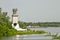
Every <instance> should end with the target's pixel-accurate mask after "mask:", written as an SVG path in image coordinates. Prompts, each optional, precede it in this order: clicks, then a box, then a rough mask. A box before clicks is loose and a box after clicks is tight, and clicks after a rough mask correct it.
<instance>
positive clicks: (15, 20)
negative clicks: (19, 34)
mask: <svg viewBox="0 0 60 40" xmlns="http://www.w3.org/2000/svg"><path fill="white" fill-rule="evenodd" d="M12 27H13V28H14V29H16V30H17V31H25V30H26V29H22V28H20V27H19V24H18V15H17V9H13V14H12Z"/></svg>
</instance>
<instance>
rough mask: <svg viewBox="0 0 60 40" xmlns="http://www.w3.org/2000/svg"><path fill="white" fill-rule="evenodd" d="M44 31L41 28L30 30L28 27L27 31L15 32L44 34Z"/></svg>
mask: <svg viewBox="0 0 60 40" xmlns="http://www.w3.org/2000/svg"><path fill="white" fill-rule="evenodd" d="M44 33H46V32H45V31H43V30H37V31H35V30H30V29H28V30H27V31H18V32H17V34H19V35H25V34H44Z"/></svg>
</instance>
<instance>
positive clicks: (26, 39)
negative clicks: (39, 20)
mask: <svg viewBox="0 0 60 40" xmlns="http://www.w3.org/2000/svg"><path fill="white" fill-rule="evenodd" d="M1 40H52V37H50V36H44V35H40V34H32V35H16V36H12V37H5V38H2V39H1Z"/></svg>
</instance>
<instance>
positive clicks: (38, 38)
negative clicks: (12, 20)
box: [0, 27, 60, 40]
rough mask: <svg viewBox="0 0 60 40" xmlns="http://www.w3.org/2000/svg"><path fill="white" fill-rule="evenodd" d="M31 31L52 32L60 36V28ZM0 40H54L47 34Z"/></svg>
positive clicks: (2, 39)
mask: <svg viewBox="0 0 60 40" xmlns="http://www.w3.org/2000/svg"><path fill="white" fill-rule="evenodd" d="M31 30H45V31H46V32H50V33H52V34H55V33H58V34H59V35H60V27H48V28H31ZM0 40H52V37H50V36H45V34H32V35H16V36H11V37H3V38H1V39H0Z"/></svg>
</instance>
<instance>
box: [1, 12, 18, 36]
mask: <svg viewBox="0 0 60 40" xmlns="http://www.w3.org/2000/svg"><path fill="white" fill-rule="evenodd" d="M3 15H4V14H2V13H1V12H0V37H1V36H9V35H14V34H16V32H17V31H16V30H15V29H13V28H12V26H11V22H10V21H9V17H8V16H7V15H5V16H3Z"/></svg>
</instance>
